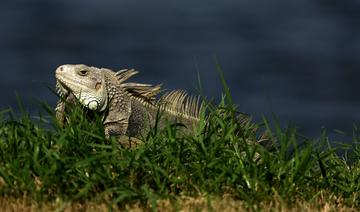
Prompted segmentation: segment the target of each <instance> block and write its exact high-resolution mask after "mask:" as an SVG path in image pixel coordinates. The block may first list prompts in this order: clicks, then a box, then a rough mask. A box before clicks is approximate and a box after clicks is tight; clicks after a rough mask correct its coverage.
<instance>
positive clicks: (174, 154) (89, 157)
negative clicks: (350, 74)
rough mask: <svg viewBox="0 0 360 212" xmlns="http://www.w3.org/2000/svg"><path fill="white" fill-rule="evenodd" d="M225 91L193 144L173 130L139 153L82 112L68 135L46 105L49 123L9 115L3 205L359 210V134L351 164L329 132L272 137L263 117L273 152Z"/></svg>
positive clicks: (0, 155) (1, 149)
mask: <svg viewBox="0 0 360 212" xmlns="http://www.w3.org/2000/svg"><path fill="white" fill-rule="evenodd" d="M227 91H228V92H226V93H227V94H225V95H224V96H223V98H222V101H221V102H220V103H219V105H217V106H212V105H209V106H208V112H207V113H208V114H207V116H206V118H205V112H203V113H202V115H201V117H202V118H201V122H200V124H199V126H198V128H197V130H196V133H195V134H194V135H189V134H186V133H185V130H184V129H183V127H182V125H179V124H172V125H171V124H169V125H167V126H166V127H165V128H162V129H158V128H154V129H152V130H151V132H150V133H149V134H148V136H147V137H146V141H145V142H144V143H143V144H142V145H140V146H139V147H138V148H136V149H125V148H122V147H121V145H120V144H119V143H118V142H117V141H116V140H115V139H111V140H107V139H106V138H105V135H104V129H103V126H102V123H101V118H100V117H98V116H97V115H96V114H92V116H93V117H95V118H94V119H91V120H89V119H88V118H86V117H88V116H87V115H84V112H83V111H82V109H81V108H80V107H75V108H74V109H73V110H72V112H71V113H70V114H69V123H70V124H68V125H66V126H65V127H63V128H62V127H60V126H59V124H58V123H57V122H56V119H55V115H54V113H53V112H52V110H51V109H50V108H49V107H48V106H46V105H44V110H45V111H46V112H47V115H46V116H43V117H42V116H40V117H38V118H37V119H36V120H34V119H33V118H31V117H30V116H29V115H28V114H26V112H22V113H21V114H20V115H16V114H15V113H14V112H13V111H12V110H9V109H7V110H3V111H2V112H0V196H1V198H2V201H3V199H12V200H14V199H17V198H20V199H21V198H23V197H26V199H30V200H31V201H33V202H35V203H36V204H38V205H41V204H47V203H49V202H54V204H55V203H57V202H79V203H80V204H81V203H86V202H99V203H101V204H103V205H104V204H105V205H107V206H108V207H114V206H115V207H118V208H120V209H121V208H122V209H126V207H125V206H126V205H129V204H140V205H141V207H142V208H148V209H152V210H156V209H159V208H163V207H164V204H165V203H164V201H165V202H166V204H170V205H173V207H174V208H175V209H176V208H178V207H183V208H186V207H189V206H184V205H183V202H184V201H183V200H184V198H185V199H186V198H190V199H193V198H200V199H201V205H202V206H203V207H214V203H211V202H213V201H215V202H216V201H218V202H219V204H220V203H221V204H223V202H222V201H223V200H219V199H223V197H224V198H225V197H226V199H227V201H229V202H232V203H231V204H233V202H234V201H239V202H241V204H240V203H239V204H237V206H236V207H240V206H241V207H240V208H245V209H252V210H258V209H259V208H264V207H270V206H273V207H277V208H280V209H284V208H289V207H291V206H296V207H300V208H301V205H302V204H303V205H307V206H306V207H309V208H313V207H310V206H308V205H309V204H312V203H313V205H315V206H314V207H315V208H317V209H320V208H322V207H325V206H326V207H330V206H331V208H335V209H336V208H341V207H346V208H352V209H354V208H357V209H359V208H360V202H359V196H358V193H359V191H360V160H359V159H360V145H359V141H360V133H359V129H358V128H357V127H354V132H353V138H354V139H353V140H354V142H353V144H352V145H350V146H347V147H344V148H346V150H348V151H347V153H346V155H347V158H349V159H344V158H342V157H340V156H338V155H337V154H336V151H337V150H338V149H337V148H336V147H333V146H332V145H331V142H330V141H329V139H328V137H327V136H326V133H323V134H322V136H321V137H320V138H318V139H309V138H304V137H303V136H299V135H298V134H297V132H296V129H295V128H285V129H283V128H281V127H280V124H279V123H277V122H275V124H274V127H273V128H271V127H270V123H269V120H267V119H265V118H264V124H263V125H264V127H263V128H264V129H263V131H264V132H266V135H267V137H268V140H270V141H271V143H272V144H273V145H272V148H268V147H265V146H264V145H261V144H260V143H257V142H256V141H257V140H258V139H259V132H258V131H259V130H258V129H259V128H260V126H259V125H258V124H254V123H250V122H246V123H244V124H239V116H238V114H237V113H236V107H235V106H234V105H233V104H232V101H231V98H230V97H229V96H228V95H229V90H228V89H227ZM349 150H352V151H349ZM205 200H206V201H205ZM192 202H194V201H192ZM207 202H208V203H207ZM192 204H193V203H192ZM234 204H235V203H234ZM55 205H56V204H55ZM179 205H182V206H179ZM215 205H216V204H215ZM225 205H226V204H225ZM235 205H236V204H235ZM279 205H280V206H279ZM299 205H300V206H299ZM329 205H330V206H329ZM54 207H55V206H54ZM234 207H235V206H234ZM313 209H314V208H313Z"/></svg>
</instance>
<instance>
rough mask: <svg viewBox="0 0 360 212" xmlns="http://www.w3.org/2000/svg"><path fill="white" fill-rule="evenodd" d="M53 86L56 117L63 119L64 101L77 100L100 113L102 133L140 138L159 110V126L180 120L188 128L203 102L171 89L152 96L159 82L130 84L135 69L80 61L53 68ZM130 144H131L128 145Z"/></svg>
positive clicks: (64, 120) (62, 121)
mask: <svg viewBox="0 0 360 212" xmlns="http://www.w3.org/2000/svg"><path fill="white" fill-rule="evenodd" d="M55 72H56V74H55V75H56V81H57V82H56V88H57V92H58V93H59V95H60V96H61V98H60V100H59V102H58V104H57V106H56V109H55V111H56V118H57V119H58V120H59V122H60V123H61V124H64V123H65V122H66V104H67V103H66V102H80V103H81V105H82V106H84V107H85V108H87V109H89V110H92V111H98V112H102V113H103V114H104V117H103V124H104V130H105V135H106V136H107V137H110V136H128V137H129V138H130V137H134V138H137V139H142V138H143V136H144V135H145V134H146V133H147V132H148V131H149V129H150V126H154V125H155V122H156V121H157V119H158V118H157V115H158V114H159V111H161V114H162V116H161V117H162V118H161V119H160V121H159V120H158V124H159V125H160V126H164V125H165V123H168V122H169V121H171V122H177V123H182V124H183V125H184V126H185V127H186V129H187V130H189V131H192V130H194V127H196V126H197V123H198V122H199V121H200V114H201V111H202V109H203V108H204V103H203V101H201V98H200V97H199V96H190V95H188V94H187V93H186V92H185V91H183V90H174V91H171V92H168V93H165V94H164V95H162V96H161V97H160V98H156V97H157V95H158V94H159V92H160V91H161V85H150V84H142V83H131V82H127V80H128V79H129V78H130V77H132V76H133V75H135V74H137V73H138V71H136V70H134V69H122V70H120V71H117V72H115V71H112V70H110V69H107V68H97V67H93V66H87V65H84V64H74V65H71V64H66V65H61V66H59V67H58V68H57V69H56V71H55ZM129 145H131V144H129Z"/></svg>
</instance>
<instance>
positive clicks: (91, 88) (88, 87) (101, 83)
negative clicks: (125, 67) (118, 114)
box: [56, 64, 108, 111]
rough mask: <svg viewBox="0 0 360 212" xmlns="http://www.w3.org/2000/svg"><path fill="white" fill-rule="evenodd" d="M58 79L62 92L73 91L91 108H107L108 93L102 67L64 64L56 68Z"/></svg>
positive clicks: (84, 104)
mask: <svg viewBox="0 0 360 212" xmlns="http://www.w3.org/2000/svg"><path fill="white" fill-rule="evenodd" d="M56 79H57V85H58V87H59V89H60V91H61V93H62V94H64V95H68V94H70V93H72V94H73V95H74V96H75V97H76V98H77V99H78V100H79V102H80V103H81V104H82V105H83V106H84V107H86V108H88V109H90V110H98V111H103V110H105V108H106V106H107V101H108V95H107V90H106V83H105V75H104V71H103V70H102V69H99V68H96V67H89V66H86V65H82V64H79V65H62V66H59V67H58V68H57V69H56Z"/></svg>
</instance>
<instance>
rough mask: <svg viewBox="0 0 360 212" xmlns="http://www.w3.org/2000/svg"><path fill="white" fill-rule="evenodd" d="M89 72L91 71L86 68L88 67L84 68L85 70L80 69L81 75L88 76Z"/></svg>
mask: <svg viewBox="0 0 360 212" xmlns="http://www.w3.org/2000/svg"><path fill="white" fill-rule="evenodd" d="M88 73H89V71H88V70H86V69H83V70H80V71H79V75H80V76H86V75H87V74H88Z"/></svg>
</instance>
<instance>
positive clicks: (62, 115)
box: [55, 94, 76, 127]
mask: <svg viewBox="0 0 360 212" xmlns="http://www.w3.org/2000/svg"><path fill="white" fill-rule="evenodd" d="M75 103H76V98H75V96H74V95H73V94H69V95H68V96H67V97H66V98H65V99H60V100H59V101H58V102H57V105H56V108H55V116H56V120H57V121H58V122H59V124H60V126H61V127H63V126H64V125H65V124H66V104H75Z"/></svg>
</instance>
